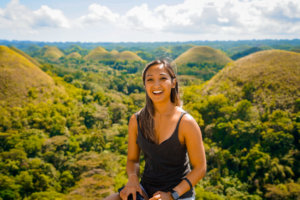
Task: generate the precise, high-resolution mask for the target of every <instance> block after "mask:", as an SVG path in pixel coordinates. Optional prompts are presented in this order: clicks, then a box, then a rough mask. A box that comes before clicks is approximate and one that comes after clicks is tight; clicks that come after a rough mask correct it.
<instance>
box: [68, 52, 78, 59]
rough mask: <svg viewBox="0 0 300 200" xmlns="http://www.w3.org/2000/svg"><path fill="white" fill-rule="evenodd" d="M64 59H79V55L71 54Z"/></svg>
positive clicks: (76, 53)
mask: <svg viewBox="0 0 300 200" xmlns="http://www.w3.org/2000/svg"><path fill="white" fill-rule="evenodd" d="M66 58H75V59H78V58H81V55H80V54H79V53H78V52H72V53H70V54H69V55H67V56H66Z"/></svg>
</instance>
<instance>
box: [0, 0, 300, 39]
mask: <svg viewBox="0 0 300 200" xmlns="http://www.w3.org/2000/svg"><path fill="white" fill-rule="evenodd" d="M75 2H76V1H75ZM83 9H85V8H83ZM0 28H1V29H6V30H9V31H12V32H13V31H14V32H16V33H20V34H23V33H24V32H28V33H30V34H33V33H34V34H38V33H41V32H42V31H41V30H45V29H46V30H48V29H49V30H50V29H51V30H52V31H53V32H55V31H57V32H60V33H62V32H63V31H64V30H66V29H68V31H69V32H73V33H74V35H75V33H77V32H78V34H79V32H80V33H81V34H82V33H84V34H86V35H93V36H94V35H97V36H98V35H99V38H107V37H109V36H110V37H112V35H113V36H114V37H116V38H118V40H127V41H128V40H133V41H134V40H135V39H136V38H143V36H144V35H147V36H149V35H150V36H153V37H154V36H155V37H156V36H161V37H160V38H158V39H159V40H168V39H169V38H168V37H167V36H168V35H172V37H173V38H176V35H178V40H183V39H181V38H188V39H191V38H195V39H194V40H199V39H200V40H201V39H220V40H221V39H253V38H260V39H261V38H266V37H271V38H295V37H297V38H299V32H300V1H295V0H182V3H178V4H173V5H166V4H162V5H159V6H157V7H154V8H152V7H149V6H148V5H147V4H141V5H136V6H134V7H131V8H130V9H128V10H127V12H125V14H120V13H118V12H116V11H112V10H111V8H109V7H107V6H104V5H100V4H96V3H94V4H91V5H90V6H89V7H88V12H87V13H86V14H84V15H81V16H78V17H73V18H72V19H71V18H67V17H66V16H65V15H64V11H63V10H58V9H54V8H50V7H49V6H47V5H43V6H41V7H40V8H39V9H37V10H31V9H29V8H27V7H25V6H24V5H22V4H20V3H19V1H18V0H11V2H10V3H9V4H8V5H7V6H6V7H5V8H2V9H1V8H0ZM109 31H111V34H110V33H109ZM66 32H67V31H66ZM101 34H102V35H101ZM108 34H110V35H109V36H108ZM137 34H140V35H139V36H138V37H137V36H135V35H137ZM54 35H55V34H54ZM100 35H101V36H100ZM123 35H126V37H128V35H132V36H131V38H130V39H127V38H124V37H123ZM0 37H1V35H0ZM80 37H81V38H82V37H84V36H80ZM179 37H180V38H179ZM162 38H164V39H162ZM88 39H90V38H88ZM145 39H146V40H147V38H145ZM66 40H68V38H66Z"/></svg>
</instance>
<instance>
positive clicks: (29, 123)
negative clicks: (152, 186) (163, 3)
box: [0, 41, 300, 200]
mask: <svg viewBox="0 0 300 200" xmlns="http://www.w3.org/2000/svg"><path fill="white" fill-rule="evenodd" d="M241 43H242V45H244V44H243V42H241ZM253 43H255V42H253ZM266 43H267V44H268V41H266ZM295 43H296V44H297V41H296V42H295ZM28 44H29V45H32V44H31V43H30V42H28ZM28 44H27V45H28ZM196 44H197V45H199V44H200V45H201V43H196ZM211 44H214V45H221V44H223V46H222V45H221V47H222V48H223V49H229V48H232V46H231V47H229V46H230V45H229V44H227V43H226V42H225V43H211ZM24 45H25V44H23V47H24ZM64 45H66V44H58V45H57V47H58V48H60V49H61V50H60V51H61V52H63V55H62V56H60V57H59V58H57V59H52V57H51V55H49V54H48V56H47V54H46V55H45V54H44V53H43V52H44V49H43V48H42V47H40V46H39V45H36V46H31V47H30V48H25V49H30V50H28V52H27V53H28V54H30V55H31V56H33V57H31V56H29V55H28V54H26V53H24V52H22V51H21V50H19V49H16V48H8V47H6V46H0V113H1V115H0V144H1V145H0V199H5V200H10V199H17V200H18V199H25V200H33V199H66V200H68V199H72V200H74V199H75V200H76V199H78V200H79V199H90V200H92V199H102V198H103V197H105V196H107V195H109V194H110V193H112V192H115V191H117V189H118V188H119V187H121V186H122V185H123V184H125V183H126V182H127V177H126V170H125V166H126V154H127V139H128V138H127V124H128V119H129V117H130V116H131V115H132V114H133V113H134V112H136V111H138V110H139V109H140V108H142V107H143V105H144V99H145V92H144V87H143V85H142V80H141V71H142V69H143V67H144V66H145V64H146V62H145V61H143V60H146V61H148V60H150V59H153V58H157V57H158V55H159V54H161V55H167V56H170V57H171V58H172V57H173V56H175V55H176V57H178V56H179V57H180V55H179V54H180V53H179V52H181V53H183V52H185V51H187V50H188V49H189V48H191V45H189V44H182V45H181V44H176V45H172V44H168V43H166V44H164V45H162V44H160V43H158V44H156V43H154V44H151V45H150V44H149V46H148V47H149V50H148V51H146V50H144V49H143V48H142V45H141V46H139V45H138V44H131V43H129V44H122V45H123V46H120V44H110V45H111V46H110V47H111V48H108V47H109V44H103V45H102V46H105V45H106V46H105V48H106V49H107V50H106V49H104V48H99V47H97V46H99V44H90V46H89V47H90V48H87V46H86V45H88V44H82V45H80V44H78V45H77V44H76V45H74V44H72V45H70V47H65V48H62V47H63V46H64ZM118 45H119V46H118ZM134 45H136V46H134ZM251 45H253V44H252V43H251V42H248V43H247V45H246V46H247V48H249V46H251ZM219 47H220V46H219ZM113 48H114V50H113ZM126 48H127V50H128V51H131V52H128V54H129V56H132V55H139V56H140V57H141V58H143V60H139V59H138V60H130V59H128V57H126V56H127V53H126V51H127V50H126ZM236 49H238V48H236ZM241 49H243V50H245V49H246V47H245V46H242V47H241V48H240V50H241ZM243 50H241V51H240V52H242V51H243ZM211 51H212V52H214V51H213V50H211ZM92 52H94V53H92ZM99 52H100V53H99ZM101 52H102V53H104V54H109V55H114V56H115V55H120V54H122V52H125V53H123V54H125V57H124V58H123V60H118V59H116V57H113V56H112V58H111V59H108V58H107V57H106V58H105V59H102V58H99V57H97V56H99V55H100V54H101ZM119 52H120V53H119ZM235 53H237V52H236V51H235ZM206 54H208V51H206ZM65 55H66V56H65ZM71 55H72V56H71ZM214 55H215V54H214ZM232 55H233V54H232ZM89 56H92V57H91V58H90V59H86V58H88V57H89ZM93 56H94V57H93ZM100 57H101V56H100ZM212 57H213V56H212ZM299 57H300V54H299V53H293V52H287V51H279V50H271V51H260V52H256V53H254V54H251V55H249V56H246V57H243V58H241V59H239V60H237V61H235V62H230V63H229V64H228V65H227V66H226V67H224V66H223V65H218V64H217V62H216V61H214V59H212V62H208V61H206V62H202V63H199V62H198V61H197V62H195V61H193V60H192V59H189V60H190V61H188V62H187V63H186V64H184V65H182V66H183V67H182V68H181V69H184V70H181V71H180V70H179V66H178V74H179V79H180V81H181V82H180V85H181V86H182V87H181V91H182V94H183V95H182V100H183V102H184V109H185V110H187V111H188V112H189V113H190V114H191V115H192V116H193V117H194V118H195V119H196V121H197V123H198V124H199V126H200V127H201V130H202V134H203V139H204V143H205V150H206V156H207V166H208V170H207V174H206V176H205V178H204V179H203V180H201V181H200V182H199V184H198V185H197V186H196V187H195V188H196V193H197V196H196V198H197V199H257V200H260V199H299V198H300V193H299V191H300V189H299V188H300V179H299V175H300V170H299V169H300V152H299V138H300V135H299V127H300V126H299V122H300V120H299V119H300V115H299V113H300V95H299V91H300V90H299V85H300V84H299V79H300V74H299V72H300V70H299V68H300V59H299ZM98 58H99V59H98ZM194 68H197V71H196V70H193V69H194ZM41 69H42V70H41ZM188 69H189V70H188ZM219 70H221V71H220V72H218V71H219ZM216 73H217V74H216ZM207 74H209V75H207ZM214 74H216V75H215V76H214V77H213V78H212V79H210V77H211V76H213V75H214ZM205 80H209V81H207V82H205V83H204V84H202V83H203V81H205ZM143 162H144V161H143V159H142V167H141V168H142V169H141V170H143Z"/></svg>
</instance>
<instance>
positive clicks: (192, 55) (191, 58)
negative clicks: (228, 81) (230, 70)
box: [174, 46, 231, 66]
mask: <svg viewBox="0 0 300 200" xmlns="http://www.w3.org/2000/svg"><path fill="white" fill-rule="evenodd" d="M230 61H231V59H230V58H229V57H228V56H227V55H226V54H225V53H224V52H222V51H220V50H217V49H213V48H211V47H208V46H195V47H192V48H191V49H189V50H187V51H186V52H184V53H183V54H181V55H180V56H178V57H177V58H176V59H175V61H174V63H176V65H178V66H180V65H184V64H188V63H197V64H200V63H216V64H218V65H226V64H227V63H229V62H230Z"/></svg>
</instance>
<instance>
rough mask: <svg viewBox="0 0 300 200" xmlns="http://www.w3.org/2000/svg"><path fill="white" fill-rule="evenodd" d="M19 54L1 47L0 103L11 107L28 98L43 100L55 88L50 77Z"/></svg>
mask: <svg viewBox="0 0 300 200" xmlns="http://www.w3.org/2000/svg"><path fill="white" fill-rule="evenodd" d="M19 52H20V50H19ZM19 52H16V51H14V50H13V49H10V48H8V47H6V46H0V101H4V102H5V103H7V104H11V105H13V104H14V105H15V104H20V103H21V102H22V101H24V100H26V99H28V97H32V98H37V99H40V100H42V99H43V98H41V96H42V95H45V94H50V92H51V91H52V90H53V89H54V87H55V84H54V81H53V79H52V78H51V77H50V76H49V75H47V74H46V73H45V72H43V71H42V70H41V69H40V68H39V67H38V66H37V65H36V64H35V63H33V62H32V61H31V60H29V59H28V58H27V57H29V56H26V57H25V56H23V55H25V53H22V55H21V54H20V53H19Z"/></svg>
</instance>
